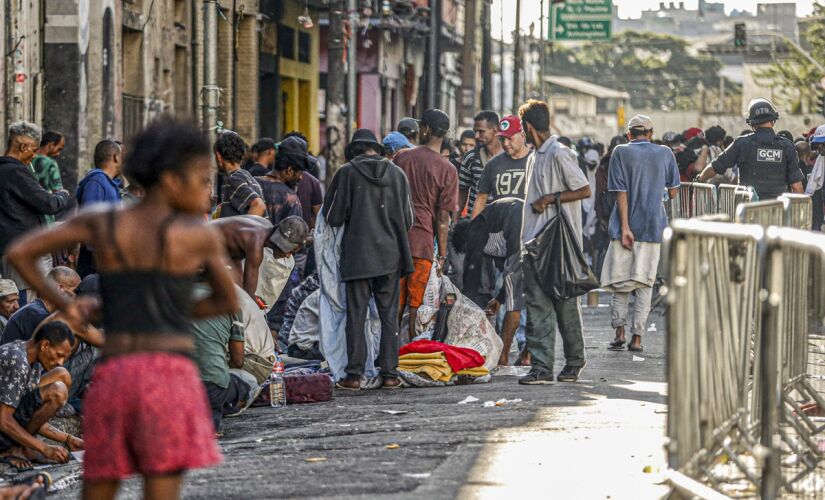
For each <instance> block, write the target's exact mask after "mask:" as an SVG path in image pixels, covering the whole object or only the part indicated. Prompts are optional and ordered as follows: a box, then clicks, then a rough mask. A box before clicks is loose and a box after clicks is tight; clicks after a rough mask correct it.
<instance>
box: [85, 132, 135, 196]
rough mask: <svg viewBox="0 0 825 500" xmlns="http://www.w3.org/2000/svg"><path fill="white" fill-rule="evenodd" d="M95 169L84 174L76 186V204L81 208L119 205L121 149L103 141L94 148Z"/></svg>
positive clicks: (112, 142) (118, 145)
mask: <svg viewBox="0 0 825 500" xmlns="http://www.w3.org/2000/svg"><path fill="white" fill-rule="evenodd" d="M94 162H95V168H93V169H92V170H91V171H89V173H88V174H86V177H84V178H83V180H81V181H80V184H78V186H77V193H75V198H77V204H78V205H80V206H81V207H86V206H89V205H93V204H95V203H108V204H110V205H117V204H119V203H120V187H121V185H120V180H119V179H118V178H119V176H120V167H121V165H123V148H122V147H121V146H120V144H118V143H117V142H115V141H111V140H108V139H107V140H104V141H100V142H99V143H97V146H95V157H94Z"/></svg>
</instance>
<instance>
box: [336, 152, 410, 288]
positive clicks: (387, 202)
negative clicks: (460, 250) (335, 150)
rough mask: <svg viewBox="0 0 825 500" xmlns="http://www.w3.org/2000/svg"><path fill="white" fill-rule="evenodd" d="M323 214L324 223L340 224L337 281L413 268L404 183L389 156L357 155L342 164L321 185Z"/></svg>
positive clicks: (402, 176) (407, 190)
mask: <svg viewBox="0 0 825 500" xmlns="http://www.w3.org/2000/svg"><path fill="white" fill-rule="evenodd" d="M323 214H324V218H325V219H326V220H327V223H328V224H329V225H330V226H332V227H340V226H344V236H343V241H342V243H341V279H342V280H343V281H351V280H357V279H366V278H375V277H378V276H385V275H388V274H393V273H396V272H400V273H401V275H407V274H410V273H411V272H412V271H413V269H414V267H413V260H412V254H411V253H410V244H409V241H408V240H407V231H409V230H410V228H411V227H412V225H413V217H414V215H413V208H412V201H411V199H410V186H409V183H408V182H407V176H406V175H405V174H404V172H403V171H402V170H401V169H400V168H398V166H396V165H395V164H394V163H392V162H391V161H389V160H387V159H385V158H384V157H381V156H364V155H362V156H357V157H355V158H354V159H353V160H352V161H350V162H349V163H346V164H344V165H343V166H342V167H341V169H340V170H338V172H337V173H336V174H335V177H334V178H333V179H332V184H331V185H330V187H329V189H328V190H327V194H326V197H325V198H324V208H323Z"/></svg>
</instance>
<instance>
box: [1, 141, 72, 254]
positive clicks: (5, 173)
mask: <svg viewBox="0 0 825 500" xmlns="http://www.w3.org/2000/svg"><path fill="white" fill-rule="evenodd" d="M68 203H69V194H68V193H66V192H64V191H60V192H57V193H50V192H48V191H46V190H45V189H43V187H42V186H41V185H40V184H38V183H37V180H35V178H34V175H33V174H32V173H31V170H29V167H27V166H26V165H23V164H22V163H20V162H19V161H18V160H17V159H16V158H12V157H10V156H0V255H5V253H6V250H7V249H8V246H9V244H10V243H11V242H12V240H13V239H15V238H16V237H18V236H20V235H21V234H23V233H25V232H26V231H30V230H32V229H36V228H38V227H40V225H41V224H42V223H43V215H44V214H45V215H54V214H56V213H58V212H60V211H61V210H63V209H64V208H66V205H68Z"/></svg>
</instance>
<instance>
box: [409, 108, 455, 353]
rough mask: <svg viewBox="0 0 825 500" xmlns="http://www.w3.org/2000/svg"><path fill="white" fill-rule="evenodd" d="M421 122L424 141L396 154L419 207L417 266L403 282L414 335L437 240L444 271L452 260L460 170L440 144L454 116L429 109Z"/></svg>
mask: <svg viewBox="0 0 825 500" xmlns="http://www.w3.org/2000/svg"><path fill="white" fill-rule="evenodd" d="M419 123H420V126H421V129H420V132H419V139H420V141H421V145H420V146H418V147H417V148H414V149H407V150H404V151H401V152H400V153H398V155H397V156H396V157H395V163H396V164H397V165H398V166H399V167H401V170H403V171H404V173H405V174H407V179H409V182H410V192H411V196H412V203H413V207H414V209H415V224H414V225H413V227H412V229H411V230H410V234H409V238H410V249H411V250H412V256H413V260H414V261H415V271H414V272H413V273H412V274H411V275H410V276H409V277H407V278H404V279H403V280H402V281H401V312H402V313H403V311H404V306H405V305H406V306H408V307H409V312H410V314H409V324H410V339H412V338H413V337H415V320H416V317H417V315H418V308H419V307H421V303H422V301H423V299H424V291H425V290H426V288H427V281H429V279H430V270H431V269H432V265H433V245H434V244H435V243H436V242H437V243H438V269H439V273H440V272H441V271H442V270H443V269H444V265H445V264H446V262H447V236H448V234H449V230H450V216H451V214H452V213H453V212H457V211H458V173H457V172H456V169H455V167H453V165H452V164H451V163H450V161H449V160H447V159H446V158H444V157H443V156H441V143H442V142H443V139H444V136H445V135H446V134H447V131H448V130H449V129H450V118H449V117H448V116H447V114H446V113H445V112H443V111H441V110H440V109H428V110H427V111H425V112H424V115H423V116H422V117H421V121H420V122H419ZM436 229H437V231H435V230H436ZM435 233H437V234H435Z"/></svg>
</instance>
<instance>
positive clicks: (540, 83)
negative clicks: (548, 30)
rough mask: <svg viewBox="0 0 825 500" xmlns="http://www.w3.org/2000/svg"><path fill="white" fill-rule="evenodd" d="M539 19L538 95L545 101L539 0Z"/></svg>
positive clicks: (541, 21)
mask: <svg viewBox="0 0 825 500" xmlns="http://www.w3.org/2000/svg"><path fill="white" fill-rule="evenodd" d="M540 9H541V17H540V18H539V95H540V96H541V98H542V99H547V96H546V95H545V94H544V73H545V71H546V68H545V62H546V61H545V59H544V0H541V7H540Z"/></svg>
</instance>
